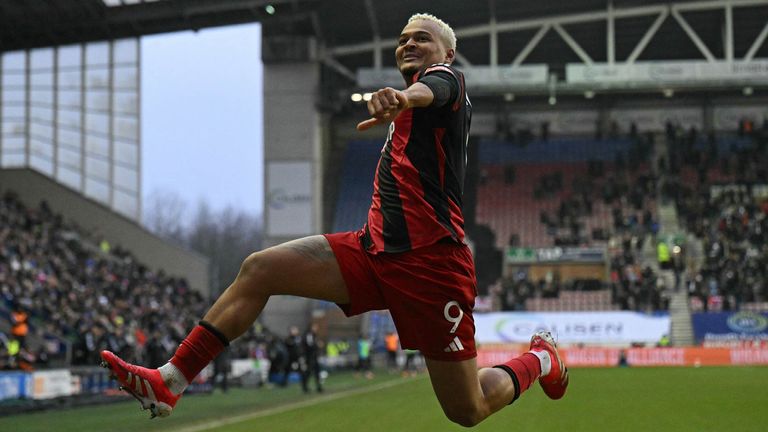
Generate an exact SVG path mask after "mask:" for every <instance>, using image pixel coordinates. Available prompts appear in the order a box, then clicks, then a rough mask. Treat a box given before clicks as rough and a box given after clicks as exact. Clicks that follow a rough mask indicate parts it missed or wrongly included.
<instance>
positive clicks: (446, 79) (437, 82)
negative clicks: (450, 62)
mask: <svg viewBox="0 0 768 432" xmlns="http://www.w3.org/2000/svg"><path fill="white" fill-rule="evenodd" d="M418 82H420V83H422V84H424V85H426V86H427V87H429V89H430V90H431V91H432V94H433V95H434V100H433V101H432V104H431V106H432V107H443V106H445V105H448V104H453V105H455V104H456V101H457V99H458V98H459V97H460V95H461V90H462V89H461V83H460V81H459V78H458V77H457V76H456V74H455V72H454V71H453V70H451V68H450V67H448V66H446V65H439V64H438V65H432V66H430V67H428V68H427V69H426V70H425V71H424V73H423V74H422V76H421V78H419V81H418Z"/></svg>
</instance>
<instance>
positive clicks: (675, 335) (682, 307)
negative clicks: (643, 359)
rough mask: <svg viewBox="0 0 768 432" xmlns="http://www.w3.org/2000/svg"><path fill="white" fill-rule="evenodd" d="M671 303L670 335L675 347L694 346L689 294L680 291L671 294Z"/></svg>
mask: <svg viewBox="0 0 768 432" xmlns="http://www.w3.org/2000/svg"><path fill="white" fill-rule="evenodd" d="M671 296H672V297H671V298H670V302H669V318H670V321H671V327H672V334H670V335H669V337H670V339H671V341H672V345H674V346H691V345H693V342H694V341H693V325H692V324H691V310H690V308H689V307H688V292H687V291H686V290H685V289H679V290H677V291H673V292H672V293H671Z"/></svg>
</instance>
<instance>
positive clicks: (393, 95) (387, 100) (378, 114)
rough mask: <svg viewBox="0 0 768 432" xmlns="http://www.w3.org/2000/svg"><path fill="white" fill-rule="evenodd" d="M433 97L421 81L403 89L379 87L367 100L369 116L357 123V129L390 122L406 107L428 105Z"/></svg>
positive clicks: (362, 129)
mask: <svg viewBox="0 0 768 432" xmlns="http://www.w3.org/2000/svg"><path fill="white" fill-rule="evenodd" d="M434 98H435V96H434V94H432V90H430V88H429V87H427V86H426V85H424V84H421V83H415V84H413V85H411V86H410V87H408V88H407V89H405V90H395V89H393V88H391V87H387V88H383V89H380V90H379V91H377V92H374V93H373V94H371V100H369V101H368V114H370V115H371V118H369V119H368V120H365V121H362V122H360V123H358V124H357V130H359V131H364V130H367V129H370V128H372V127H373V126H376V125H378V124H384V123H387V122H390V121H392V120H394V119H395V117H397V115H398V114H400V112H402V111H403V110H406V109H408V108H419V107H426V106H429V105H430V104H431V103H432V101H433V100H434Z"/></svg>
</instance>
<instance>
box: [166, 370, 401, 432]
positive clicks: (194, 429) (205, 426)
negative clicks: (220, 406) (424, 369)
mask: <svg viewBox="0 0 768 432" xmlns="http://www.w3.org/2000/svg"><path fill="white" fill-rule="evenodd" d="M407 382H413V380H412V379H405V378H400V379H395V380H392V381H387V382H383V383H381V384H376V385H372V386H366V387H362V388H357V389H352V390H345V391H342V392H339V393H333V394H329V395H325V396H320V397H317V398H313V399H310V400H305V401H300V402H293V403H290V404H286V405H281V406H278V407H274V408H267V409H265V410H262V411H258V412H254V413H250V414H241V415H238V416H234V417H229V418H226V419H219V420H212V421H208V422H204V423H197V424H195V425H192V426H187V427H183V428H180V429H173V432H202V431H206V430H209V429H213V428H216V427H221V426H227V425H231V424H234V423H240V422H243V421H246V420H252V419H255V418H259V417H267V416H271V415H273V414H281V413H284V412H287V411H292V410H295V409H299V408H305V407H309V406H313V405H318V404H321V403H325V402H329V401H333V400H336V399H342V398H345V397H348V396H355V395H359V394H365V393H370V392H373V391H378V390H383V389H385V388H389V387H394V386H396V385H400V384H403V383H407Z"/></svg>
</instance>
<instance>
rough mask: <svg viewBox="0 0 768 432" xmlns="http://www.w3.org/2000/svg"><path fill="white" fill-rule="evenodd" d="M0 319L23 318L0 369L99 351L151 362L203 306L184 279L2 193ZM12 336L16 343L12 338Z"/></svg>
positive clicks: (85, 358)
mask: <svg viewBox="0 0 768 432" xmlns="http://www.w3.org/2000/svg"><path fill="white" fill-rule="evenodd" d="M0 295H1V296H2V299H0V316H5V317H6V318H12V317H13V316H14V313H16V312H22V313H24V314H26V315H27V316H28V333H29V335H28V336H27V337H25V338H24V339H23V340H21V341H20V340H19V338H18V337H14V336H13V335H10V337H9V336H8V335H6V338H5V339H6V340H7V341H8V342H7V343H3V344H2V346H0V352H2V353H3V355H2V356H0V357H2V358H3V360H2V361H3V362H4V366H5V367H18V366H19V364H18V363H19V362H18V361H17V360H18V359H19V358H20V357H19V356H20V355H26V356H27V358H28V359H33V360H32V363H43V364H44V363H45V362H46V361H49V360H59V361H64V360H66V356H67V351H68V350H69V355H70V360H71V363H72V364H74V365H94V364H97V363H98V353H99V350H100V349H105V348H106V349H110V350H112V351H114V352H116V353H119V354H120V355H121V356H125V357H127V358H131V359H136V360H140V361H147V362H149V363H154V364H157V362H159V361H160V360H159V359H167V353H168V352H171V350H173V349H175V347H176V346H177V345H178V343H179V342H180V341H181V340H182V338H183V336H184V335H185V334H186V332H187V330H188V329H189V328H191V325H192V324H193V323H194V318H193V317H199V316H201V314H202V313H203V312H204V311H205V309H206V307H207V306H208V302H207V301H206V299H204V298H203V296H202V295H201V294H200V293H198V292H197V291H194V290H192V289H190V288H189V286H188V284H187V282H186V281H185V280H184V279H183V278H175V277H171V276H168V275H166V274H164V273H163V272H162V271H160V272H155V271H153V270H151V269H149V268H148V267H146V266H144V265H142V264H140V263H139V262H137V260H136V259H135V258H134V257H133V256H132V255H131V254H130V253H128V252H127V251H122V250H120V249H119V248H113V247H111V246H110V245H109V244H108V243H107V242H106V241H101V240H99V239H95V238H91V237H89V235H88V234H86V233H84V232H83V231H82V230H79V229H78V228H77V227H76V226H74V225H72V224H69V223H67V222H65V221H64V220H63V218H62V217H61V216H60V215H58V214H55V213H54V212H53V211H51V209H50V208H49V207H48V205H47V204H46V203H45V202H43V203H41V204H40V206H39V207H37V208H27V207H26V206H25V205H24V204H23V203H22V202H21V201H20V200H19V199H18V197H17V196H16V195H14V194H13V193H6V194H5V195H3V197H2V199H1V200H0ZM19 342H20V343H19Z"/></svg>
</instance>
